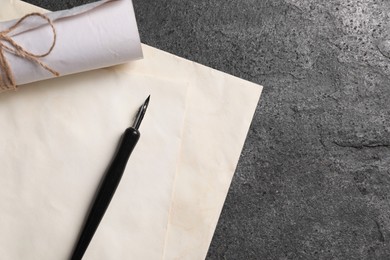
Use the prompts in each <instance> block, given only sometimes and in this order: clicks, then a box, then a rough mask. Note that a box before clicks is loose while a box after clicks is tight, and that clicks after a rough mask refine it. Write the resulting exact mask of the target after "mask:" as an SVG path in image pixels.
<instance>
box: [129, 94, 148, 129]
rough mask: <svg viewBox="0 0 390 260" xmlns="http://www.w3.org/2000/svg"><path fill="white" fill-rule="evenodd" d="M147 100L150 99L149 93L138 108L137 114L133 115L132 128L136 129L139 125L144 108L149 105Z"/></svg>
mask: <svg viewBox="0 0 390 260" xmlns="http://www.w3.org/2000/svg"><path fill="white" fill-rule="evenodd" d="M149 100H150V95H149V96H148V98H147V99H146V100H145V102H144V104H143V105H142V106H141V107H140V108H139V110H138V113H137V116H136V117H135V120H134V124H133V128H135V129H137V130H138V128H139V126H140V125H141V122H142V119H143V118H144V115H145V112H146V109H147V108H148V105H149Z"/></svg>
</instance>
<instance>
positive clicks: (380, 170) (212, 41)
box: [29, 0, 390, 260]
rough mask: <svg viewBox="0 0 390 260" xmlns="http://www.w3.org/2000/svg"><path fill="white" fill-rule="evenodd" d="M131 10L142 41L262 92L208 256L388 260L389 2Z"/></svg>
mask: <svg viewBox="0 0 390 260" xmlns="http://www.w3.org/2000/svg"><path fill="white" fill-rule="evenodd" d="M29 2H31V3H34V4H38V5H41V6H43V7H46V8H49V9H53V10H55V9H61V8H66V7H69V6H73V5H74V4H76V3H81V2H82V1H76V0H74V1H62V2H61V1H58V2H57V1H55V2H54V1H47V0H46V1H44V0H42V1H40V0H29ZM134 5H135V9H136V15H137V19H138V23H139V29H140V34H141V39H142V41H143V42H144V43H147V44H149V45H152V46H155V47H158V48H160V49H163V50H166V51H168V52H171V53H174V54H177V55H180V56H182V57H185V58H188V59H190V60H193V61H196V62H200V63H202V64H205V65H208V66H211V67H213V68H216V69H219V70H222V71H225V72H227V73H230V74H233V75H236V76H238V77H241V78H244V79H247V80H250V81H253V82H256V83H259V84H262V85H264V87H265V88H264V92H263V95H262V98H261V101H260V103H259V106H258V109H257V112H256V115H255V118H254V120H253V124H252V127H251V129H250V132H249V136H248V139H247V141H246V144H245V147H244V150H243V153H242V156H241V159H240V163H239V165H238V169H237V172H236V175H235V177H234V179H233V182H232V186H231V188H230V192H229V195H228V197H227V200H226V203H225V206H224V209H223V212H222V215H221V218H220V221H219V224H218V227H217V230H216V233H215V235H214V238H213V242H212V244H211V247H210V250H209V253H208V257H207V258H208V259H232V260H237V259H390V204H389V195H390V168H389V166H390V122H389V115H390V86H389V83H390V67H389V65H390V16H389V11H390V2H388V1H383V0H330V1H320V0H312V1H308V0H262V1H261V0H257V1H256V0H242V1H232V0H219V1H217V0H197V1H195V0H192V1H191V0H159V1H157V0H134Z"/></svg>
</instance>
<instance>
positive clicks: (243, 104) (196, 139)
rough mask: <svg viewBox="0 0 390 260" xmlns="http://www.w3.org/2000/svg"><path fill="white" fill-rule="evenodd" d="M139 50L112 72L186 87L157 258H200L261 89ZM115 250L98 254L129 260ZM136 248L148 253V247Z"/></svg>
mask: <svg viewBox="0 0 390 260" xmlns="http://www.w3.org/2000/svg"><path fill="white" fill-rule="evenodd" d="M0 1H1V0H0ZM2 1H6V0H2ZM6 8H7V6H6ZM9 8H11V9H12V10H14V9H16V10H17V12H19V15H21V14H22V13H24V12H26V13H27V12H31V11H32V10H36V9H35V7H33V6H31V5H29V4H25V3H23V2H19V1H13V5H11V6H10V7H9ZM0 13H2V10H0ZM142 48H143V52H144V57H145V58H144V59H143V60H140V61H136V62H131V63H129V64H126V65H122V66H119V67H116V68H115V69H116V70H117V71H118V70H119V71H121V72H124V73H127V74H129V75H130V76H131V75H133V74H134V73H135V74H143V75H145V76H151V77H157V78H165V79H175V80H184V81H185V82H187V83H188V85H189V93H188V100H187V110H186V115H185V123H184V130H183V142H182V148H181V155H180V156H181V157H180V158H181V159H180V162H179V164H178V172H177V176H176V179H175V190H174V199H173V201H172V207H171V215H170V218H169V228H168V232H167V233H166V239H165V246H164V247H165V250H164V253H163V254H162V256H161V258H164V259H203V258H204V257H205V255H206V253H207V250H208V247H209V243H210V240H211V238H212V235H213V232H214V229H215V226H216V224H217V221H218V216H219V214H220V211H221V209H222V206H223V202H224V199H225V197H226V193H227V190H228V187H229V184H230V181H231V177H232V175H233V173H234V169H235V167H236V163H237V160H238V158H239V154H240V151H241V149H242V146H243V142H244V139H245V136H246V134H247V130H248V128H249V124H250V121H251V118H252V116H253V113H254V111H255V108H256V105H257V102H258V98H259V96H260V93H261V87H260V86H258V85H255V84H252V83H249V82H247V81H243V80H240V79H237V78H235V77H232V76H229V75H227V74H224V73H221V72H218V71H215V70H212V69H210V68H207V67H204V66H201V65H199V64H196V63H193V62H190V61H187V60H184V59H181V58H179V57H177V56H174V55H171V54H168V53H165V52H162V51H159V50H157V49H155V48H151V47H149V46H146V45H143V46H142ZM16 216H17V214H16ZM28 235H30V236H31V235H32V233H29V234H28ZM114 236H115V234H112V236H109V237H107V239H111V238H112V237H114ZM116 249H117V248H116V247H114V248H105V247H103V248H102V252H101V253H102V254H103V255H104V256H105V257H106V258H105V259H132V258H131V257H130V258H129V257H128V256H127V255H122V257H113V255H112V254H115V250H116ZM142 249H143V250H145V251H147V250H149V245H148V244H145V245H143V247H142ZM112 251H114V252H112ZM135 259H137V258H135ZM138 259H160V258H138Z"/></svg>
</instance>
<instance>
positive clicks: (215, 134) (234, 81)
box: [118, 45, 262, 260]
mask: <svg viewBox="0 0 390 260" xmlns="http://www.w3.org/2000/svg"><path fill="white" fill-rule="evenodd" d="M143 53H144V60H143V61H137V62H133V63H128V64H125V65H123V66H119V67H118V68H120V69H121V70H122V71H123V72H134V71H137V72H139V73H144V74H145V75H153V76H154V77H167V78H175V79H183V80H187V81H188V82H189V91H188V97H189V98H188V101H187V112H186V116H185V124H184V130H183V142H182V149H181V159H180V162H179V165H178V173H177V176H176V180H175V190H174V197H173V201H172V208H171V214H170V222H169V225H168V232H167V237H166V241H165V251H164V255H163V259H169V260H171V259H178V260H179V259H180V260H181V259H194V260H196V259H204V258H205V256H206V254H207V250H208V247H209V245H210V242H211V239H212V236H213V233H214V230H215V227H216V224H217V222H218V218H219V215H220V212H221V210H222V206H223V203H224V201H225V198H226V195H227V192H228V189H229V186H230V182H231V179H232V177H233V174H234V171H235V168H236V165H237V162H238V159H239V156H240V153H241V149H242V147H243V145H244V141H245V138H246V135H247V132H248V129H249V126H250V123H251V121H252V117H253V113H254V111H255V109H256V106H257V103H258V100H259V97H260V94H261V90H262V87H261V86H259V85H256V84H253V83H250V82H247V81H244V80H242V79H239V78H236V77H233V76H230V75H227V74H225V73H221V72H219V71H216V70H213V69H210V68H208V67H205V66H202V65H200V64H197V63H194V62H191V61H188V60H185V59H182V58H179V57H177V56H174V55H171V54H168V53H166V52H163V51H159V50H157V49H155V48H151V47H148V46H146V45H143ZM162 64H164V65H162Z"/></svg>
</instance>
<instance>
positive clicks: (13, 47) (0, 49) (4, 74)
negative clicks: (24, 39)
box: [0, 13, 60, 90]
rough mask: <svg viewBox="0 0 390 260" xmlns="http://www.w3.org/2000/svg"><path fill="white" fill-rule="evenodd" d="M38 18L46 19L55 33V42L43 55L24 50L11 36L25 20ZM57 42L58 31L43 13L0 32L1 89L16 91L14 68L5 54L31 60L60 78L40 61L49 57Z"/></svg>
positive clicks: (32, 14)
mask: <svg viewBox="0 0 390 260" xmlns="http://www.w3.org/2000/svg"><path fill="white" fill-rule="evenodd" d="M32 16H36V17H40V18H42V19H44V20H45V21H46V22H47V23H48V24H49V25H50V27H51V29H52V31H53V41H52V44H51V46H50V48H49V50H48V51H47V52H46V53H43V54H34V53H31V52H29V51H27V50H26V49H24V48H23V47H22V46H20V45H19V44H18V43H16V42H15V41H14V40H13V39H12V37H11V36H10V35H9V33H10V32H12V31H13V30H15V29H16V28H17V27H18V26H19V25H20V24H21V23H22V22H23V21H24V20H26V19H27V18H29V17H32ZM56 42H57V33H56V29H55V27H54V25H53V22H52V21H51V20H50V18H49V17H47V16H46V15H44V14H41V13H30V14H27V15H25V16H23V17H22V18H20V19H19V20H18V21H17V22H16V23H15V24H14V25H12V26H11V27H9V28H8V29H6V30H4V31H1V32H0V89H2V90H9V89H14V90H16V88H17V86H16V81H15V77H14V74H13V72H12V68H11V66H10V64H9V62H8V60H7V58H6V57H5V52H9V53H12V54H14V55H16V56H19V57H21V58H23V59H26V60H29V61H31V62H33V63H36V64H38V65H39V66H41V67H42V68H43V69H45V70H47V71H49V72H50V73H51V74H53V75H54V76H59V75H60V74H59V73H58V72H57V71H55V70H53V69H51V68H50V67H49V66H47V65H46V64H45V63H43V62H42V61H40V60H39V58H42V57H46V56H47V55H49V54H50V53H51V52H52V51H53V48H54V46H55V45H56Z"/></svg>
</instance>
